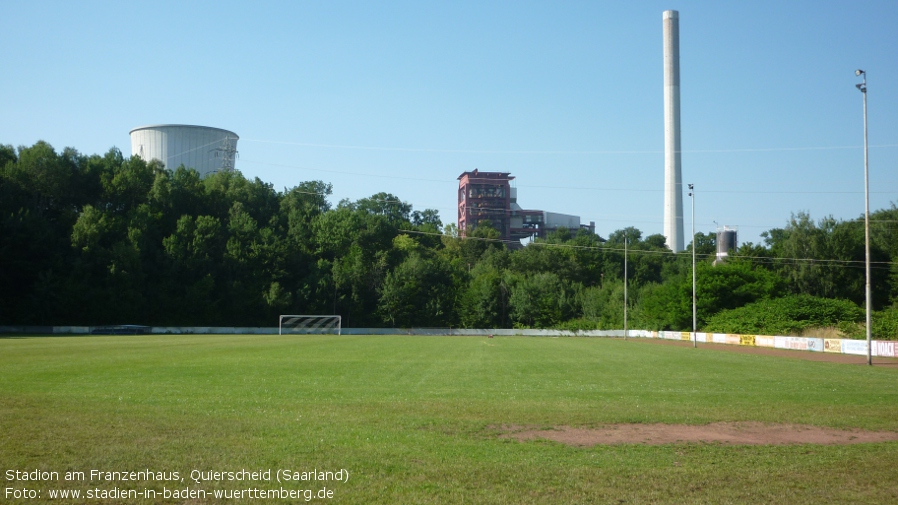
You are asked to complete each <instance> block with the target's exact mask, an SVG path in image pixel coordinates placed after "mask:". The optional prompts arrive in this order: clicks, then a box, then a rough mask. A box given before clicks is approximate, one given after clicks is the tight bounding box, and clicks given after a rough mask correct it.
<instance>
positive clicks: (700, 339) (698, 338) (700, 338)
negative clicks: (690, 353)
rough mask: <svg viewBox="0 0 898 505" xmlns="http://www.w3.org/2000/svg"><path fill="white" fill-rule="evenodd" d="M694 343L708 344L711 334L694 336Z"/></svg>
mask: <svg viewBox="0 0 898 505" xmlns="http://www.w3.org/2000/svg"><path fill="white" fill-rule="evenodd" d="M695 341H696V342H705V343H707V342H710V341H711V334H710V333H701V332H698V333H696V334H695Z"/></svg>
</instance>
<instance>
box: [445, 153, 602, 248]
mask: <svg viewBox="0 0 898 505" xmlns="http://www.w3.org/2000/svg"><path fill="white" fill-rule="evenodd" d="M512 180H514V177H512V176H511V173H510V172H481V171H479V170H478V169H476V168H475V169H474V171H473V172H464V173H463V174H461V175H460V176H458V231H459V234H460V235H461V236H465V234H466V232H467V230H470V229H473V228H475V227H476V226H477V225H478V224H479V223H480V222H481V221H489V222H490V223H491V224H492V226H493V228H495V229H496V230H498V231H499V234H500V235H501V237H502V240H503V241H505V242H506V243H508V244H509V245H511V246H517V245H519V244H520V240H521V239H525V238H529V237H541V238H545V236H546V234H547V233H548V232H551V231H554V230H556V229H558V228H561V227H565V228H568V229H569V230H572V231H576V230H578V229H580V228H585V229H588V230H589V231H590V232H592V233H595V223H594V222H591V223H590V224H589V225H588V226H587V225H581V224H580V217H579V216H571V215H567V214H557V213H553V212H545V211H542V210H525V209H522V208H521V206H520V205H518V203H517V188H514V187H512V186H511V181H512Z"/></svg>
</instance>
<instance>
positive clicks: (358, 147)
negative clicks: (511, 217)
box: [243, 139, 898, 154]
mask: <svg viewBox="0 0 898 505" xmlns="http://www.w3.org/2000/svg"><path fill="white" fill-rule="evenodd" d="M243 140H245V141H248V142H260V143H266V144H284V145H294V146H300V147H320V148H327V149H350V150H366V151H400V152H423V153H457V154H664V151H663V150H650V149H634V150H560V149H555V150H502V149H447V148H419V147H384V146H363V145H345V144H315V143H311V142H289V141H280V140H265V139H243ZM870 147H877V148H879V147H898V144H878V145H874V146H870ZM863 148H864V146H809V147H761V148H735V149H684V150H682V151H680V152H681V153H684V154H691V153H695V154H700V153H749V152H786V151H830V150H844V149H863Z"/></svg>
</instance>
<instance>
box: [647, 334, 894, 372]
mask: <svg viewBox="0 0 898 505" xmlns="http://www.w3.org/2000/svg"><path fill="white" fill-rule="evenodd" d="M631 340H632V341H633V342H634V343H646V344H655V345H673V346H678V347H692V342H691V341H686V340H662V339H657V338H633V339H631ZM698 348H699V349H711V350H715V351H725V352H738V353H742V354H757V355H761V356H776V357H779V358H794V359H803V360H808V361H826V362H829V363H846V364H854V365H866V364H867V357H866V356H856V355H852V354H840V353H832V352H812V351H793V350H790V349H774V348H772V347H754V346H747V345H730V344H708V343H705V342H699V343H698ZM873 365H874V366H886V367H898V358H883V357H879V356H874V357H873Z"/></svg>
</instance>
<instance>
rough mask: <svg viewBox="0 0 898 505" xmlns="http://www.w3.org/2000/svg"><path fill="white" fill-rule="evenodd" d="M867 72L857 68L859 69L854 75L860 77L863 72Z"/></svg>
mask: <svg viewBox="0 0 898 505" xmlns="http://www.w3.org/2000/svg"><path fill="white" fill-rule="evenodd" d="M866 73H867V72H864V71H863V70H861V69H857V70H855V71H854V75H856V76H858V77H860V76H861V74H866Z"/></svg>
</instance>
